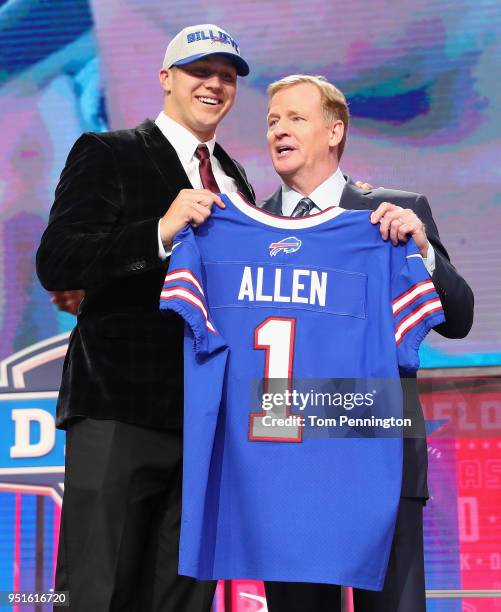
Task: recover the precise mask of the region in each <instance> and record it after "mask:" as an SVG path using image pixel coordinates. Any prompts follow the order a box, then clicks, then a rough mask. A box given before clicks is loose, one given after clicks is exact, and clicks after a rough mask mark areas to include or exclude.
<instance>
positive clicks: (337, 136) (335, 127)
mask: <svg viewBox="0 0 501 612" xmlns="http://www.w3.org/2000/svg"><path fill="white" fill-rule="evenodd" d="M343 136H344V123H343V122H342V121H341V119H336V120H335V121H333V122H332V124H331V126H330V134H329V146H330V147H337V146H338V144H339V143H340V142H341V140H343Z"/></svg>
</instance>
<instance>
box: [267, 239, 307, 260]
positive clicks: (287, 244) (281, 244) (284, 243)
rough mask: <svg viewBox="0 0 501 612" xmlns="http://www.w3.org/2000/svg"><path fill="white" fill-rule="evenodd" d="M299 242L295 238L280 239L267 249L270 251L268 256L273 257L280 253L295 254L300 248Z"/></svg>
mask: <svg viewBox="0 0 501 612" xmlns="http://www.w3.org/2000/svg"><path fill="white" fill-rule="evenodd" d="M301 244H302V243H301V240H299V238H296V237H295V236H289V237H288V238H282V240H279V241H278V242H272V243H271V244H270V246H269V247H268V248H269V249H270V256H271V257H274V256H275V255H277V254H278V253H280V252H281V251H283V252H284V253H295V252H296V251H299V249H300V248H301Z"/></svg>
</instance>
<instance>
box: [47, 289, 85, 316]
mask: <svg viewBox="0 0 501 612" xmlns="http://www.w3.org/2000/svg"><path fill="white" fill-rule="evenodd" d="M50 294H51V296H52V297H51V298H50V301H51V302H52V303H53V304H55V305H56V306H57V307H58V309H59V310H61V311H62V312H69V313H70V314H73V315H76V314H77V312H78V307H79V306H80V302H81V301H82V300H83V299H84V296H85V291H83V290H82V289H75V290H73V291H51V292H50Z"/></svg>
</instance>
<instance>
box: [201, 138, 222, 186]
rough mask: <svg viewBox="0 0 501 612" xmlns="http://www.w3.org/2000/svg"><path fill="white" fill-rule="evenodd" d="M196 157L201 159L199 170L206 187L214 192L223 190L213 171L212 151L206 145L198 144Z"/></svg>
mask: <svg viewBox="0 0 501 612" xmlns="http://www.w3.org/2000/svg"><path fill="white" fill-rule="evenodd" d="M195 157H196V158H197V159H198V160H199V161H200V165H199V172H200V178H201V179H202V185H203V187H204V189H208V190H209V191H212V192H214V193H219V192H220V191H221V190H220V189H219V187H218V184H217V182H216V179H215V178H214V173H213V172H212V164H211V163H210V153H209V149H208V148H207V147H206V145H198V147H197V150H196V151H195Z"/></svg>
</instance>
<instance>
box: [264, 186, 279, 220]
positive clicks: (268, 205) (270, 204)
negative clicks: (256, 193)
mask: <svg viewBox="0 0 501 612" xmlns="http://www.w3.org/2000/svg"><path fill="white" fill-rule="evenodd" d="M259 208H262V209H263V210H265V211H266V212H269V213H270V214H271V215H277V216H278V217H280V216H281V215H282V187H279V188H278V189H277V190H276V191H275V193H274V194H273V195H271V196H270V197H269V198H266V200H264V202H263V203H262V204H261V205H260V206H259Z"/></svg>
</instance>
